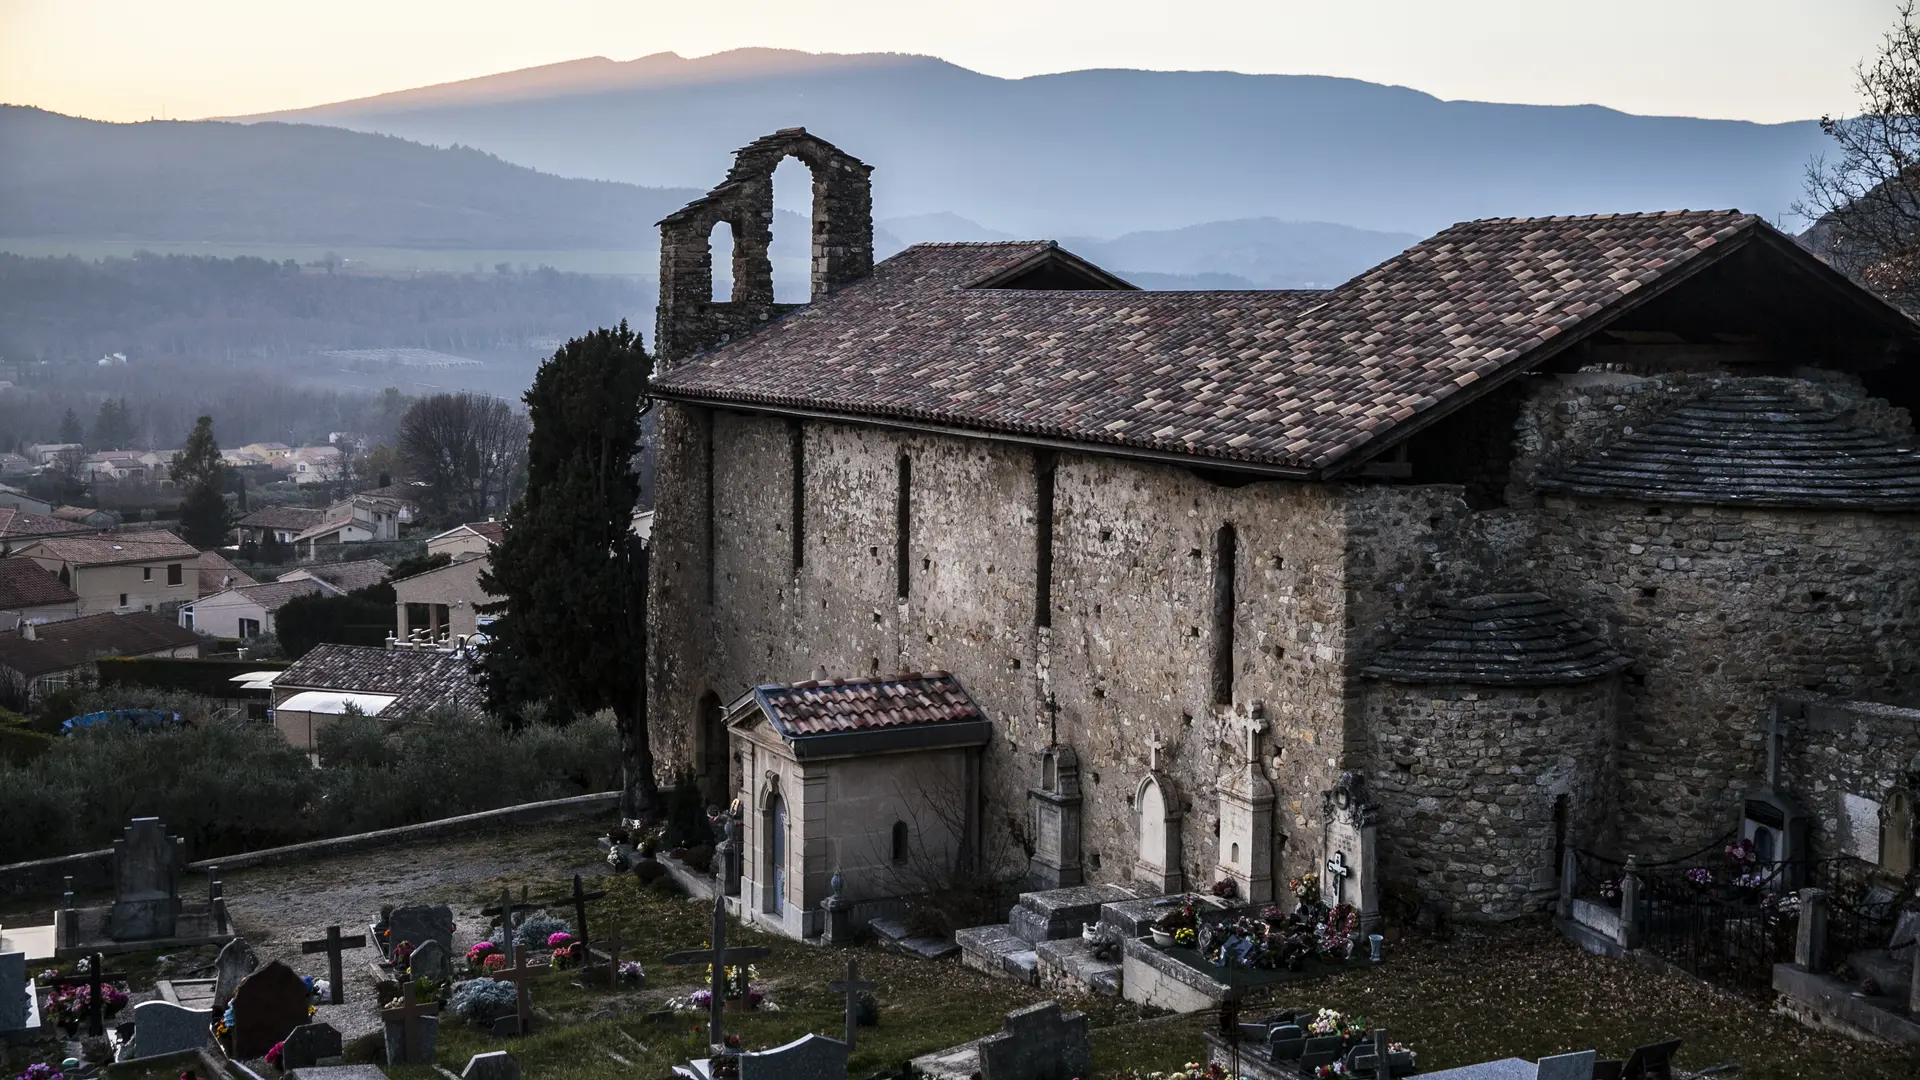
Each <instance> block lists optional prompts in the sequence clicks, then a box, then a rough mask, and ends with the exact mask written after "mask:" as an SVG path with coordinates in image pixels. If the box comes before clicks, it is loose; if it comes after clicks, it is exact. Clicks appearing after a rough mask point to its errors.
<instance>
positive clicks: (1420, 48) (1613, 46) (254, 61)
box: [0, 0, 1897, 122]
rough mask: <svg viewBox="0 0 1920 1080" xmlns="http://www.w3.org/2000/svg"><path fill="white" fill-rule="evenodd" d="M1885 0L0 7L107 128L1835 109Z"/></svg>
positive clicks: (28, 93)
mask: <svg viewBox="0 0 1920 1080" xmlns="http://www.w3.org/2000/svg"><path fill="white" fill-rule="evenodd" d="M1896 6H1897V0H1577V2H1576V0H1334V2H1328V0H1177V2H1150V0H1097V2H1096V0H1075V2H1071V3H1067V2H1048V0H970V2H968V3H965V4H934V3H922V2H917V0H833V2H820V0H726V2H725V3H718V2H714V0H666V2H662V0H646V2H636V0H624V2H616V0H538V2H526V0H520V2H510V0H305V2H300V3H293V2H287V0H0V102H8V103H13V104H20V105H37V106H40V107H42V108H46V109H52V110H54V111H57V112H63V113H68V114H71V115H78V116H87V117H91V118H94V119H99V120H118V121H127V120H146V119H149V118H152V117H159V116H165V117H169V118H172V119H196V118H200V117H206V116H236V115H245V114H250V113H257V112H268V111H273V110H279V109H289V108H298V107H302V106H307V105H319V104H323V103H326V102H330V101H340V100H345V99H348V98H355V97H364V96H368V95H371V94H378V93H384V92H387V91H391V90H402V89H407V88H411V87H416V86H426V85H431V84H433V83H440V82H449V81H453V80H457V79H463V78H472V77H475V76H480V75H489V74H494V73H496V72H501V71H509V70H513V69H516V68H524V67H532V66H535V65H539V64H547V63H555V62H558V61H562V60H571V59H577V58H579V57H583V56H607V57H610V58H612V59H615V60H630V59H632V58H634V57H636V56H644V55H647V54H650V53H658V52H667V51H672V52H677V53H679V54H681V55H682V56H689V57H691V56H703V55H706V54H708V53H714V52H719V51H723V50H726V49H732V48H740V47H744V46H771V47H778V48H792V49H805V50H809V51H813V52H841V53H847V52H910V53H920V54H925V55H931V56H938V57H941V58H943V59H946V60H949V61H952V62H954V63H957V64H960V65H962V66H965V67H969V68H973V69H974V70H976V71H982V72H985V73H987V74H991V75H999V76H1003V77H1009V78H1013V77H1020V76H1026V75H1035V74H1043V73H1050V72H1058V71H1072V70H1077V69H1082V68H1093V67H1132V68H1149V69H1155V70H1232V71H1245V72H1263V73H1284V74H1314V75H1340V76H1347V77H1351V78H1358V79H1367V80H1370V81H1374V82H1382V83H1391V84H1397V85H1402V86H1409V87H1413V88H1415V89H1418V90H1424V91H1426V92H1428V93H1431V94H1435V95H1438V96H1440V97H1443V98H1449V99H1474V100H1482V101H1503V102H1524V103H1530V104H1600V105H1607V106H1612V107H1614V108H1618V109H1622V110H1625V111H1627V112H1635V113H1647V114H1659V115H1687V116H1705V117H1716V118H1725V119H1743V120H1756V121H1764V122H1774V121H1782V120H1796V119H1806V118H1809V117H1817V116H1820V115H1823V114H1828V113H1844V112H1846V111H1848V110H1849V109H1850V108H1851V107H1852V104H1853V101H1854V94H1853V79H1854V69H1855V67H1856V66H1857V65H1858V64H1859V62H1860V61H1861V60H1862V59H1863V58H1865V57H1866V56H1868V55H1869V54H1870V53H1871V52H1872V51H1873V49H1874V48H1875V46H1876V45H1877V44H1878V42H1879V40H1880V35H1881V34H1882V33H1883V32H1884V31H1885V30H1886V28H1887V27H1888V26H1890V25H1891V24H1892V21H1893V13H1894V11H1895V9H1896Z"/></svg>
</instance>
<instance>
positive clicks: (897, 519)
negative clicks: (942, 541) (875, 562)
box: [893, 457, 913, 600]
mask: <svg viewBox="0 0 1920 1080" xmlns="http://www.w3.org/2000/svg"><path fill="white" fill-rule="evenodd" d="M912 516H913V459H912V458H908V457H903V458H901V459H900V486H899V490H898V491H897V492H896V493H895V495H894V500H893V576H894V584H895V590H894V591H895V594H896V595H897V596H899V597H900V599H902V600H905V599H906V598H907V586H909V585H911V584H913V581H912V576H913V564H912V562H911V555H912V544H911V540H912V537H911V536H910V534H909V526H910V525H911V524H912Z"/></svg>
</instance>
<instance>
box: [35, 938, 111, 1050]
mask: <svg viewBox="0 0 1920 1080" xmlns="http://www.w3.org/2000/svg"><path fill="white" fill-rule="evenodd" d="M105 966H106V957H104V956H102V955H100V954H99V953H94V954H93V957H92V958H91V959H90V960H88V962H87V970H86V973H85V974H84V975H57V976H55V977H54V978H53V980H52V981H51V983H50V985H52V986H84V987H86V988H87V1034H88V1035H92V1036H95V1037H98V1036H101V1035H105V1034H106V1033H107V1020H106V1013H105V1012H103V1011H102V1009H103V1007H104V1005H105V1003H104V1002H103V1001H101V1000H100V982H101V980H103V979H107V980H119V979H125V978H126V976H125V975H123V974H121V973H120V972H118V971H101V970H100V969H101V968H103V967H105Z"/></svg>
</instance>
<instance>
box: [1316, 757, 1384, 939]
mask: <svg viewBox="0 0 1920 1080" xmlns="http://www.w3.org/2000/svg"><path fill="white" fill-rule="evenodd" d="M1321 814H1322V817H1323V818H1324V819H1325V824H1324V827H1323V829H1322V831H1321V850H1322V852H1323V853H1324V862H1323V863H1322V872H1323V873H1324V874H1325V875H1326V876H1325V877H1323V878H1322V879H1321V890H1322V895H1323V896H1324V897H1325V898H1326V901H1327V903H1328V905H1329V906H1333V905H1339V904H1350V905H1352V906H1353V909H1354V910H1355V911H1357V912H1359V914H1360V932H1361V933H1363V934H1370V933H1373V932H1374V931H1375V929H1377V928H1378V927H1379V925H1380V878H1379V870H1378V866H1379V862H1378V858H1377V856H1376V855H1375V845H1376V844H1377V842H1378V832H1379V807H1378V806H1376V805H1374V803H1373V802H1372V800H1371V799H1369V798H1368V795H1367V782H1366V779H1365V778H1364V777H1362V776H1361V775H1360V774H1359V773H1356V772H1345V773H1341V774H1340V781H1339V782H1338V783H1337V784H1335V785H1334V786H1333V789H1332V790H1331V791H1326V792H1322V793H1321Z"/></svg>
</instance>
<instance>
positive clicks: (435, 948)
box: [407, 941, 453, 983]
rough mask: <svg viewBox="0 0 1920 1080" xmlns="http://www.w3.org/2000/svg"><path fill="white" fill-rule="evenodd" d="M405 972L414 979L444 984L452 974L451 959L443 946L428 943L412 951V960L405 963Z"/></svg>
mask: <svg viewBox="0 0 1920 1080" xmlns="http://www.w3.org/2000/svg"><path fill="white" fill-rule="evenodd" d="M407 972H408V974H410V975H412V976H413V977H414V978H416V979H432V980H433V981H435V982H437V983H444V982H446V981H447V979H448V977H449V976H451V975H452V974H453V958H452V957H451V956H449V955H448V953H447V947H446V946H445V945H442V944H440V943H439V942H438V941H429V942H426V943H425V944H423V945H420V946H419V947H417V948H415V949H414V950H413V958H412V959H411V960H408V961H407Z"/></svg>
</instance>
